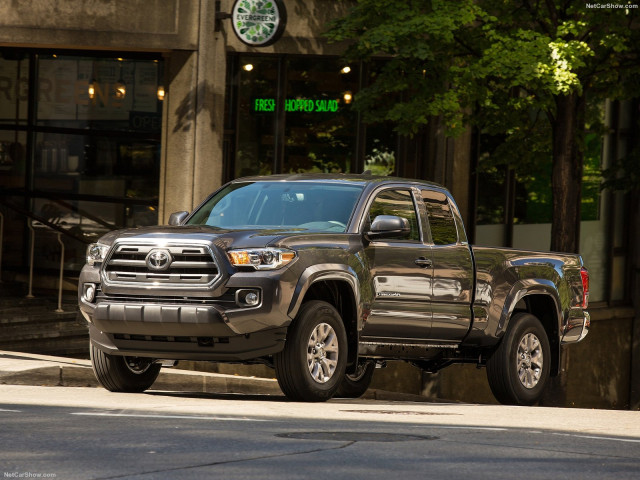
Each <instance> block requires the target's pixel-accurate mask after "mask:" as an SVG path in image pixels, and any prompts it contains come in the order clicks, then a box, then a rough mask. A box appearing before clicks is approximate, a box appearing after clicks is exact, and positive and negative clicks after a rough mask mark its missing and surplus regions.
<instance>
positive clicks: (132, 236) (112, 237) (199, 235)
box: [99, 225, 312, 250]
mask: <svg viewBox="0 0 640 480" xmlns="http://www.w3.org/2000/svg"><path fill="white" fill-rule="evenodd" d="M305 233H312V232H308V231H307V230H304V229H271V230H225V229H221V228H215V227H208V226H203V225H184V226H183V225H179V226H152V227H140V228H134V229H127V230H115V231H113V232H109V233H107V234H106V235H103V236H102V237H101V238H100V240H99V242H100V243H102V244H105V245H109V246H111V245H113V243H114V242H115V241H116V240H131V241H133V242H145V241H148V242H154V243H155V242H176V243H179V242H180V241H185V240H188V241H190V242H198V241H201V242H213V243H214V244H216V245H217V246H218V247H220V248H222V249H225V250H227V249H230V248H260V247H266V246H269V245H272V244H274V243H278V242H279V241H280V240H282V239H283V238H285V237H288V236H292V235H295V236H297V235H301V234H303V235H304V234H305Z"/></svg>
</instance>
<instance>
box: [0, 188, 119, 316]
mask: <svg viewBox="0 0 640 480" xmlns="http://www.w3.org/2000/svg"><path fill="white" fill-rule="evenodd" d="M52 201H55V202H56V203H59V204H61V205H63V206H65V207H66V206H67V205H64V203H65V202H62V201H56V200H53V199H52ZM0 204H1V205H4V206H5V207H7V208H9V209H10V210H13V211H14V212H16V213H18V214H19V215H22V216H24V217H26V221H27V228H28V229H29V230H30V232H31V235H30V248H29V287H28V293H27V298H34V295H33V267H34V263H35V262H34V254H35V244H36V229H35V228H34V222H37V223H38V224H40V225H43V226H45V227H46V229H47V230H48V231H50V230H53V231H54V232H56V233H57V240H58V243H59V244H60V268H59V276H58V308H56V310H55V312H56V313H64V310H63V308H62V290H63V288H62V287H63V278H64V260H65V245H64V242H63V241H62V236H63V235H65V236H66V237H69V238H72V239H74V240H76V241H79V242H81V243H84V244H89V243H91V241H90V240H88V239H86V238H84V237H82V236H80V235H77V234H75V233H74V232H72V231H70V230H68V229H66V228H64V227H62V226H60V225H58V224H56V223H54V222H51V221H50V220H49V219H46V218H43V217H41V216H39V215H37V214H35V213H33V212H30V211H28V210H25V209H24V208H21V207H19V206H17V205H14V204H13V203H11V202H9V201H7V200H5V199H3V198H0ZM72 210H74V211H75V213H78V214H80V215H82V216H83V217H86V218H88V219H90V220H93V221H95V222H97V223H100V224H101V225H104V226H107V227H109V228H111V229H115V228H116V227H115V226H114V225H111V224H108V223H106V222H103V221H102V220H101V219H98V218H96V217H94V216H93V215H90V214H87V213H86V212H82V211H81V210H80V209H76V208H73V209H72ZM83 214H84V215H83ZM3 245H4V215H3V214H2V213H1V212H0V281H2V270H1V269H2V249H3Z"/></svg>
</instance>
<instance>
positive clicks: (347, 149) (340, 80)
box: [283, 58, 358, 173]
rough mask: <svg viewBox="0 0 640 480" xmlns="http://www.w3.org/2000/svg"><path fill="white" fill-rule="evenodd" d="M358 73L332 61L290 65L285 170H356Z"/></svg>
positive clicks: (302, 60) (305, 60) (301, 61)
mask: <svg viewBox="0 0 640 480" xmlns="http://www.w3.org/2000/svg"><path fill="white" fill-rule="evenodd" d="M357 70H358V69H357V68H356V67H350V66H346V65H345V66H343V65H342V64H341V63H339V62H338V61H337V60H336V59H333V58H322V59H308V58H296V59H292V60H289V61H288V65H287V86H286V92H287V96H286V99H285V109H284V110H285V118H286V120H285V135H284V138H285V141H284V162H283V172H285V173H302V172H328V173H343V172H351V171H353V170H352V163H353V160H354V158H355V147H356V129H355V128H354V127H355V126H356V125H357V116H356V114H355V112H354V110H353V109H352V108H351V103H352V100H353V94H354V92H355V91H356V90H357V88H358V71H357Z"/></svg>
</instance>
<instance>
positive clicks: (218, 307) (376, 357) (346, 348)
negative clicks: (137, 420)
mask: <svg viewBox="0 0 640 480" xmlns="http://www.w3.org/2000/svg"><path fill="white" fill-rule="evenodd" d="M588 297H589V276H588V272H587V270H586V269H585V268H584V266H583V264H582V259H581V258H580V256H579V255H573V254H565V253H548V252H530V251H522V250H515V249H509V248H489V247H475V246H473V247H472V246H470V245H469V243H468V241H467V236H466V234H465V229H464V226H463V223H462V217H461V215H460V212H459V210H458V207H457V206H456V203H455V202H454V200H453V198H452V196H451V194H450V193H449V191H447V190H446V189H445V188H444V187H442V186H440V185H437V184H434V183H430V182H426V181H419V180H405V179H401V178H393V177H378V176H373V175H369V174H362V175H357V174H352V175H342V174H323V175H311V174H296V175H275V176H266V177H262V176H261V177H249V178H242V179H238V180H234V181H232V182H230V183H228V184H226V185H224V186H222V187H221V188H220V189H219V190H217V191H216V192H214V193H213V194H211V195H210V196H209V197H208V198H207V199H206V200H205V201H204V202H203V203H202V204H201V205H200V206H199V207H198V208H196V209H195V211H193V212H192V213H188V212H177V213H174V214H172V215H171V217H170V219H169V225H168V226H155V227H143V228H136V229H128V230H119V231H114V232H110V233H108V234H106V235H104V236H103V237H102V238H101V239H100V240H99V241H98V242H97V243H95V244H92V245H90V246H89V247H88V249H87V264H86V265H85V266H84V268H83V269H82V272H81V275H80V280H79V285H78V300H79V305H80V310H81V312H82V314H83V315H84V317H85V319H86V320H87V322H88V324H89V332H90V353H91V360H92V365H93V369H94V372H95V374H96V377H97V378H98V380H99V382H100V383H101V385H103V386H104V387H105V388H107V389H108V390H111V391H129V392H131V391H144V390H146V389H148V388H149V387H151V385H152V384H153V382H154V381H155V379H156V377H157V376H158V373H159V371H160V368H161V366H162V365H171V364H175V362H176V361H177V360H207V361H213V362H239V363H247V364H248V363H263V364H266V365H269V366H271V367H273V368H275V374H276V378H277V380H278V383H279V385H280V387H281V389H282V391H283V392H284V394H285V395H286V396H287V397H289V398H290V399H292V400H298V401H324V400H327V399H329V398H331V397H333V396H345V397H357V396H360V395H362V394H363V393H364V391H365V390H366V389H367V387H368V386H369V384H370V382H371V377H372V375H373V371H374V368H375V367H376V364H382V363H384V362H385V361H386V360H404V361H407V362H410V363H411V364H413V365H415V366H418V367H420V368H421V369H423V370H425V371H428V372H437V371H438V370H440V369H441V368H444V367H446V366H448V365H451V364H454V363H474V364H477V365H479V366H482V367H486V371H487V378H488V381H489V385H490V387H491V390H492V392H493V394H494V395H495V397H496V399H497V400H498V401H500V402H502V403H506V404H518V405H530V404H534V403H535V402H537V401H538V399H539V398H540V396H541V395H542V392H543V389H544V388H545V385H546V384H547V382H548V380H549V377H550V376H554V375H558V371H559V365H560V356H561V346H562V345H563V344H568V343H574V342H578V341H580V340H582V339H583V338H584V337H585V335H586V334H587V332H588V330H589V325H590V321H589V314H588V313H587V310H586V309H587V304H588Z"/></svg>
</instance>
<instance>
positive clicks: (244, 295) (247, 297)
mask: <svg viewBox="0 0 640 480" xmlns="http://www.w3.org/2000/svg"><path fill="white" fill-rule="evenodd" d="M236 303H237V304H238V305H239V306H240V307H255V306H256V305H259V304H260V290H256V289H241V290H238V291H237V292H236Z"/></svg>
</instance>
